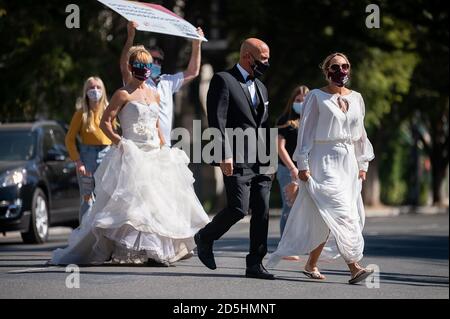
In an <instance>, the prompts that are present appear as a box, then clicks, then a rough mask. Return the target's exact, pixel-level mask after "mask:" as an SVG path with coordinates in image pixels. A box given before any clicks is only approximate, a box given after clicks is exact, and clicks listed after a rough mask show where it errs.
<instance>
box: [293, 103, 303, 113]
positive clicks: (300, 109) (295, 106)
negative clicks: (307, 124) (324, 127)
mask: <svg viewBox="0 0 450 319" xmlns="http://www.w3.org/2000/svg"><path fill="white" fill-rule="evenodd" d="M292 108H293V109H294V111H295V113H297V114H298V115H301V114H302V112H303V102H294V104H292Z"/></svg>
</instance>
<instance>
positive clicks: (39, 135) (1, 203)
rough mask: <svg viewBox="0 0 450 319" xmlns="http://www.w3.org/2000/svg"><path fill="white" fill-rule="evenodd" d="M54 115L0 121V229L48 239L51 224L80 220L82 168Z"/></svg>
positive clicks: (41, 240) (33, 239) (34, 239)
mask: <svg viewBox="0 0 450 319" xmlns="http://www.w3.org/2000/svg"><path fill="white" fill-rule="evenodd" d="M64 137H65V131H64V129H63V128H62V126H61V125H60V124H58V123H57V122H54V121H41V122H35V123H17V124H0V232H7V231H20V232H21V234H22V239H23V241H24V242H25V243H44V242H45V241H46V240H47V238H48V229H49V226H71V227H76V226H77V224H78V209H79V204H80V199H79V198H80V197H79V190H78V182H77V175H76V168H75V165H74V163H73V162H72V161H71V160H70V159H69V157H68V154H67V150H66V147H65V143H64Z"/></svg>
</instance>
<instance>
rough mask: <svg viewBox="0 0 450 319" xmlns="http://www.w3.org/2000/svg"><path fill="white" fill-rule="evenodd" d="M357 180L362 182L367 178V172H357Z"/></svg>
mask: <svg viewBox="0 0 450 319" xmlns="http://www.w3.org/2000/svg"><path fill="white" fill-rule="evenodd" d="M359 178H360V179H362V181H363V182H364V181H365V180H366V178H367V172H365V171H359Z"/></svg>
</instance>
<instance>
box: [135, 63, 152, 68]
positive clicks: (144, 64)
mask: <svg viewBox="0 0 450 319" xmlns="http://www.w3.org/2000/svg"><path fill="white" fill-rule="evenodd" d="M152 65H153V64H152V63H141V62H134V63H133V67H135V68H139V69H143V68H147V69H151V68H152Z"/></svg>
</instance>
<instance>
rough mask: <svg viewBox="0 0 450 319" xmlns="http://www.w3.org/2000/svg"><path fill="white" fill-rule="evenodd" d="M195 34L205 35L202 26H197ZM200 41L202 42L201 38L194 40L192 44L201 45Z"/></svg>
mask: <svg viewBox="0 0 450 319" xmlns="http://www.w3.org/2000/svg"><path fill="white" fill-rule="evenodd" d="M197 34H198V35H199V36H200V37H202V38H204V37H205V34H204V33H203V30H202V28H200V27H198V28H197ZM201 43H202V40H194V42H193V44H194V45H201Z"/></svg>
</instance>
